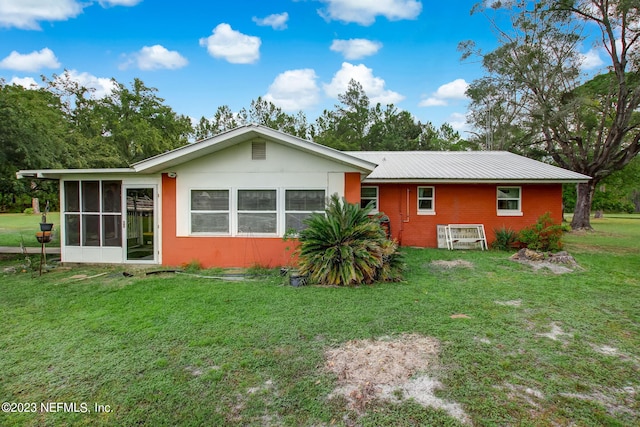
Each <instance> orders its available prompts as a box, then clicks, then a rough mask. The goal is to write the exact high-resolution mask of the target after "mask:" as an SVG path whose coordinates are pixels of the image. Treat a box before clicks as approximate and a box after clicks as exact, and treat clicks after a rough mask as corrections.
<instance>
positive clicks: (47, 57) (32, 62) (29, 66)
mask: <svg viewBox="0 0 640 427" xmlns="http://www.w3.org/2000/svg"><path fill="white" fill-rule="evenodd" d="M58 67H60V62H58V58H56V56H55V55H54V53H53V51H52V50H51V49H49V48H47V47H45V48H44V49H41V50H40V51H39V52H38V51H35V50H34V51H33V52H31V53H25V54H22V53H18V52H16V51H15V50H14V51H13V52H11V53H10V54H9V56H7V57H6V58H4V59H3V60H2V61H0V68H8V69H10V70H17V71H38V70H40V69H42V68H58Z"/></svg>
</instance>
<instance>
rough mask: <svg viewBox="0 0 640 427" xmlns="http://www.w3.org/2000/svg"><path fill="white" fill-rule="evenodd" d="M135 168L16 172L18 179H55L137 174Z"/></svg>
mask: <svg viewBox="0 0 640 427" xmlns="http://www.w3.org/2000/svg"><path fill="white" fill-rule="evenodd" d="M135 173H136V171H135V169H133V168H109V169H106V168H105V169H33V170H20V171H18V172H16V178H18V179H29V178H31V179H55V180H58V179H60V178H61V177H62V176H66V175H114V174H119V175H122V174H125V175H127V174H135Z"/></svg>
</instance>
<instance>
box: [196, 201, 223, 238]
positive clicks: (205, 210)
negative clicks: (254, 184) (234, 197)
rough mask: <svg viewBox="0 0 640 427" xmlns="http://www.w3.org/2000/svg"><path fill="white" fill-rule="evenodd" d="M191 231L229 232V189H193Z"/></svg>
mask: <svg viewBox="0 0 640 427" xmlns="http://www.w3.org/2000/svg"><path fill="white" fill-rule="evenodd" d="M191 232H192V233H224V234H227V233H229V190H191Z"/></svg>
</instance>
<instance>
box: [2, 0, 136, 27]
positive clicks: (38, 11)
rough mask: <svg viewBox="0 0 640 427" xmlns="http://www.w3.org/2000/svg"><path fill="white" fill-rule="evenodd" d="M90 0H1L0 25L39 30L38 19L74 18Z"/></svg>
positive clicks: (125, 1)
mask: <svg viewBox="0 0 640 427" xmlns="http://www.w3.org/2000/svg"><path fill="white" fill-rule="evenodd" d="M140 1H142V0H101V1H100V4H101V5H102V6H103V7H107V6H135V5H136V4H138V3H140ZM91 3H92V2H90V1H82V2H81V1H78V0H55V1H52V0H2V1H0V27H8V28H11V27H15V28H20V29H23V30H39V29H40V24H39V22H40V21H66V20H67V19H70V18H75V17H76V16H78V15H79V14H81V13H82V10H83V9H84V8H85V7H87V6H89V5H90V4H91Z"/></svg>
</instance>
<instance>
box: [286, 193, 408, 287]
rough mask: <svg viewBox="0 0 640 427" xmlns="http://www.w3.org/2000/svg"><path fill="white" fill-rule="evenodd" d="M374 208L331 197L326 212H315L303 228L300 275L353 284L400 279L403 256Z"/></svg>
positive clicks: (311, 278) (322, 281) (326, 282)
mask: <svg viewBox="0 0 640 427" xmlns="http://www.w3.org/2000/svg"><path fill="white" fill-rule="evenodd" d="M370 212H371V207H366V208H361V207H360V206H359V205H356V204H351V203H347V202H346V201H345V200H343V199H340V198H339V197H338V196H337V195H335V194H334V195H333V196H331V199H330V201H329V205H328V206H327V208H326V210H325V213H324V214H313V215H312V216H311V217H309V218H308V219H307V220H306V221H305V224H306V225H307V228H305V229H304V230H302V231H300V235H299V240H300V246H299V248H298V253H299V258H298V261H299V264H300V265H299V267H300V274H302V275H308V276H309V279H310V281H311V282H313V283H318V284H322V285H337V286H350V285H358V284H361V283H372V282H374V281H376V280H400V278H399V276H400V269H399V265H400V264H401V259H400V257H399V255H397V254H396V252H397V251H396V249H397V244H396V243H395V242H390V241H389V240H388V239H387V238H386V235H385V231H384V229H383V228H382V226H381V225H380V222H379V221H378V220H377V219H376V218H371V217H370V216H369V214H370Z"/></svg>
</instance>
